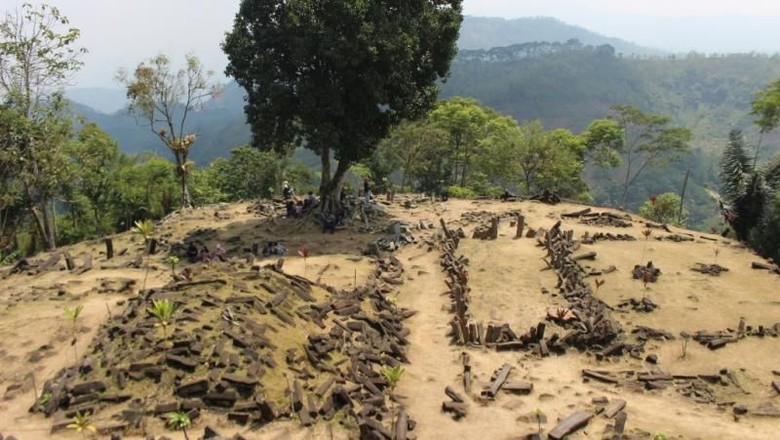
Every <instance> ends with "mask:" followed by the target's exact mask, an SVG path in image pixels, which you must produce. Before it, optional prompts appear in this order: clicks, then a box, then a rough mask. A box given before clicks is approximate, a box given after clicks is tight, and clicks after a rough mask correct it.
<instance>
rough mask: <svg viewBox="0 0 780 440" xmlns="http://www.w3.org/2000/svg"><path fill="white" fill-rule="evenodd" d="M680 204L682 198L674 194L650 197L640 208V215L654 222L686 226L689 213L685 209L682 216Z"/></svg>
mask: <svg viewBox="0 0 780 440" xmlns="http://www.w3.org/2000/svg"><path fill="white" fill-rule="evenodd" d="M680 203H681V201H680V197H679V196H678V195H677V194H674V193H664V194H661V195H659V196H657V197H656V196H650V197H649V198H648V199H647V201H646V202H645V203H644V204H643V205H642V206H640V207H639V214H640V215H642V216H643V217H645V218H647V219H649V220H652V221H654V222H659V223H669V224H672V225H677V226H684V225H685V221H686V220H687V218H688V212H687V211H686V210H684V209H683V211H682V215H681V214H680Z"/></svg>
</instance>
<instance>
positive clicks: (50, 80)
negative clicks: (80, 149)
mask: <svg viewBox="0 0 780 440" xmlns="http://www.w3.org/2000/svg"><path fill="white" fill-rule="evenodd" d="M67 25H68V18H67V17H65V16H64V15H62V14H61V13H60V11H59V10H58V9H57V8H55V7H52V6H49V5H46V4H40V5H38V6H33V5H31V4H29V3H25V4H23V5H22V6H21V8H20V9H17V10H16V11H15V12H8V13H6V15H5V17H4V18H3V19H2V21H0V98H2V100H3V104H4V105H5V106H8V107H9V108H13V109H16V110H17V111H18V112H19V114H20V115H21V117H23V118H25V119H26V120H27V123H26V124H24V127H25V128H26V129H24V130H20V131H17V132H16V133H17V135H19V137H18V138H17V143H18V148H17V150H16V152H17V154H18V162H17V164H18V169H17V173H18V175H19V176H20V179H19V187H20V189H21V191H22V194H23V196H24V199H25V202H24V203H25V204H26V208H27V210H28V212H30V213H31V215H32V216H33V217H34V218H35V224H36V225H37V227H38V233H39V234H40V236H41V239H42V241H43V243H44V245H45V247H46V248H47V249H54V248H55V247H56V237H55V228H54V214H53V198H54V195H55V193H56V189H57V188H58V182H59V181H61V180H58V178H59V177H61V176H59V175H58V173H57V170H62V169H63V167H62V155H61V154H60V153H61V146H62V145H63V144H64V142H63V140H64V139H66V138H67V137H68V136H69V135H70V121H68V120H66V119H65V118H63V117H62V116H61V113H60V110H61V109H62V105H63V102H62V100H61V99H60V98H61V89H62V86H63V84H64V83H65V81H66V80H67V79H68V77H69V75H70V74H71V73H73V72H74V71H76V70H78V69H79V68H80V67H81V65H82V63H81V61H80V56H81V55H82V54H83V53H84V52H86V51H85V49H82V48H77V47H75V43H76V41H77V40H78V38H79V34H80V32H79V30H78V29H75V28H71V27H67Z"/></svg>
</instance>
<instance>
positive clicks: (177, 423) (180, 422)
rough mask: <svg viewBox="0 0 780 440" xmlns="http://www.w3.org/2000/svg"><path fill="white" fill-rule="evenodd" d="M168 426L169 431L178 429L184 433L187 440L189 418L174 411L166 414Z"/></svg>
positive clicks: (184, 413) (182, 412) (183, 413)
mask: <svg viewBox="0 0 780 440" xmlns="http://www.w3.org/2000/svg"><path fill="white" fill-rule="evenodd" d="M167 417H168V426H169V427H170V428H171V429H177V430H178V429H180V430H181V431H182V432H183V433H184V438H185V439H189V437H188V436H187V428H189V427H190V425H191V424H192V420H190V416H189V415H188V414H187V413H186V412H184V411H175V412H172V413H168V415H167Z"/></svg>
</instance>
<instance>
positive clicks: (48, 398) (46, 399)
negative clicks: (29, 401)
mask: <svg viewBox="0 0 780 440" xmlns="http://www.w3.org/2000/svg"><path fill="white" fill-rule="evenodd" d="M52 397H54V396H53V395H52V393H51V392H49V391H47V392H45V393H43V394H41V397H39V398H38V405H40V406H45V405H46V404H47V403H49V402H50V401H51V398H52Z"/></svg>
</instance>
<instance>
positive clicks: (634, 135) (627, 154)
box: [610, 105, 692, 208]
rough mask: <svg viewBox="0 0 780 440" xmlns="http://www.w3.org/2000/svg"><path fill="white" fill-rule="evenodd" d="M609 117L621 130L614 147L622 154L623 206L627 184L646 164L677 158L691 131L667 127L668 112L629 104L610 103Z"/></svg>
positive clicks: (669, 120)
mask: <svg viewBox="0 0 780 440" xmlns="http://www.w3.org/2000/svg"><path fill="white" fill-rule="evenodd" d="M611 109H612V113H611V115H610V118H612V119H613V120H615V121H616V122H617V123H618V124H619V125H620V128H621V129H622V131H623V136H624V137H623V142H622V143H621V144H620V145H619V149H618V151H619V152H620V154H621V156H622V167H621V168H622V173H623V178H622V180H623V194H622V196H621V206H623V207H624V208H625V207H626V203H627V202H628V192H629V189H630V187H631V185H633V184H634V182H636V179H637V178H638V177H639V176H640V175H641V174H642V172H643V171H644V170H645V169H647V168H648V167H662V166H666V165H668V164H669V163H671V162H673V161H676V160H679V157H680V155H681V154H682V153H685V152H687V151H689V147H688V142H689V141H690V140H691V137H692V134H691V131H690V130H688V129H687V128H682V127H669V124H670V123H671V118H670V117H668V116H662V115H656V114H652V113H645V112H643V111H641V110H639V109H638V108H636V107H633V106H630V105H614V106H612V107H611Z"/></svg>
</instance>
